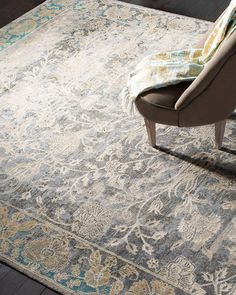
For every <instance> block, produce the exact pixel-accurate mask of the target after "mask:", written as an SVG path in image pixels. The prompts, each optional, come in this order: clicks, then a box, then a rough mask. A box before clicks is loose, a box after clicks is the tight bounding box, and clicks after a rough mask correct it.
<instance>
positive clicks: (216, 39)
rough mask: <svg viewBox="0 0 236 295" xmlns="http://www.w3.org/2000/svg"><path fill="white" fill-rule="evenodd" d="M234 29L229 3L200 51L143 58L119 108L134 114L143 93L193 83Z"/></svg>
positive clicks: (235, 15)
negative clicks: (186, 82)
mask: <svg viewBox="0 0 236 295" xmlns="http://www.w3.org/2000/svg"><path fill="white" fill-rule="evenodd" d="M235 28H236V0H233V1H231V3H230V5H229V6H228V8H227V9H226V10H225V12H224V13H223V15H222V16H221V17H220V19H219V21H218V22H217V23H216V25H215V27H214V29H213V30H212V32H211V34H210V35H209V37H208V39H207V40H206V42H205V44H204V47H203V48H201V49H187V50H179V51H171V52H165V53H157V54H153V55H149V56H147V57H145V58H144V59H143V60H142V61H141V62H140V63H139V64H138V65H137V66H136V68H135V70H134V71H133V72H132V73H130V75H129V79H128V83H127V86H126V87H125V88H124V89H123V90H122V93H121V97H122V103H123V108H124V110H125V111H126V112H127V113H128V114H133V113H134V112H135V100H136V98H137V97H138V96H139V95H140V94H141V93H143V92H145V91H148V90H151V89H158V88H162V87H166V86H169V85H175V84H178V83H181V82H183V81H193V80H194V79H195V78H196V77H197V76H198V75H199V74H200V72H201V71H202V70H203V69H204V67H205V66H206V65H207V63H208V62H209V61H210V60H211V58H212V57H213V56H214V54H215V53H216V51H217V49H218V48H219V46H220V45H221V43H222V41H223V40H224V39H225V38H227V37H228V36H230V34H231V33H232V32H233V31H234V30H235Z"/></svg>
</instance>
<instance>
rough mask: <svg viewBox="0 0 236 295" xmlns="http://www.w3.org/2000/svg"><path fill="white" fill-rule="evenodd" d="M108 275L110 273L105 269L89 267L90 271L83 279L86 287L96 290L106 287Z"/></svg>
mask: <svg viewBox="0 0 236 295" xmlns="http://www.w3.org/2000/svg"><path fill="white" fill-rule="evenodd" d="M110 275H111V274H110V272H109V271H108V270H107V269H106V268H104V267H102V266H96V267H91V269H90V270H89V271H88V272H86V275H85V279H86V282H87V284H88V285H90V286H93V287H95V288H97V287H99V286H103V285H106V284H107V283H108V282H109V279H110Z"/></svg>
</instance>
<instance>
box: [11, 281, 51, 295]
mask: <svg viewBox="0 0 236 295" xmlns="http://www.w3.org/2000/svg"><path fill="white" fill-rule="evenodd" d="M45 289H46V287H45V286H44V285H42V284H40V283H38V282H36V281H34V280H32V279H30V278H27V280H26V281H25V282H24V284H23V285H22V286H21V287H20V288H19V289H18V290H17V291H16V292H14V295H40V294H41V293H42V292H43V291H44V290H45Z"/></svg>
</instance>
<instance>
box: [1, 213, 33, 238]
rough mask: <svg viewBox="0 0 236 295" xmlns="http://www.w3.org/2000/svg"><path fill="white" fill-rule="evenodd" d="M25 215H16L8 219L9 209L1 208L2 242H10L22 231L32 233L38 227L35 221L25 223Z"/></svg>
mask: <svg viewBox="0 0 236 295" xmlns="http://www.w3.org/2000/svg"><path fill="white" fill-rule="evenodd" d="M23 219H24V215H23V214H21V213H15V214H13V216H11V218H10V217H8V208H7V207H0V240H3V241H4V240H8V239H10V238H12V237H14V236H15V234H16V233H18V232H20V231H30V230H31V229H32V228H33V227H35V226H36V225H37V223H36V222H33V221H23Z"/></svg>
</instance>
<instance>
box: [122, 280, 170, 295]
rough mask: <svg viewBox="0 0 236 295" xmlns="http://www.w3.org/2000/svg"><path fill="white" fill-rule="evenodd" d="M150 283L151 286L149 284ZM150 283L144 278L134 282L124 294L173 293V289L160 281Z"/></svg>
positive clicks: (165, 294)
mask: <svg viewBox="0 0 236 295" xmlns="http://www.w3.org/2000/svg"><path fill="white" fill-rule="evenodd" d="M150 285H151V286H150ZM150 285H149V284H148V282H147V281H146V280H142V281H139V282H137V283H134V284H133V285H132V287H131V288H130V289H129V291H128V292H126V294H125V295H144V294H146V295H153V294H158V295H174V294H175V292H174V289H173V288H171V287H169V286H168V285H167V284H165V283H163V282H161V281H156V280H155V281H154V280H153V281H151V283H150Z"/></svg>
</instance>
